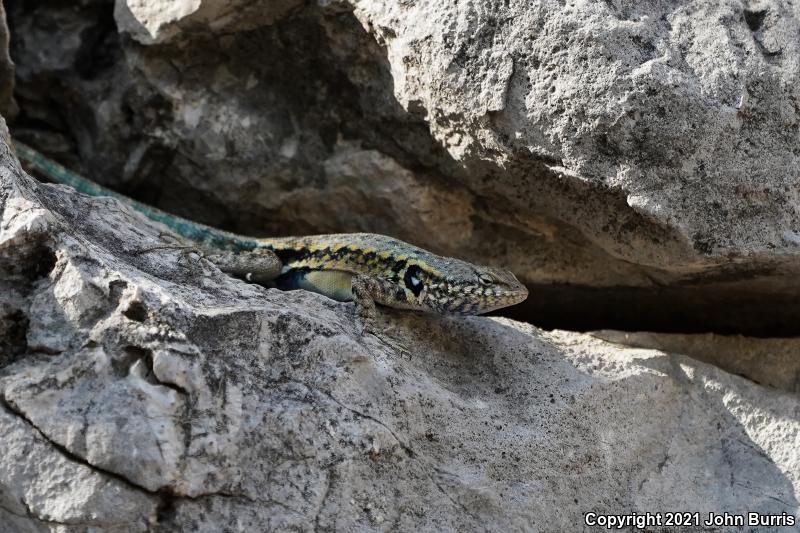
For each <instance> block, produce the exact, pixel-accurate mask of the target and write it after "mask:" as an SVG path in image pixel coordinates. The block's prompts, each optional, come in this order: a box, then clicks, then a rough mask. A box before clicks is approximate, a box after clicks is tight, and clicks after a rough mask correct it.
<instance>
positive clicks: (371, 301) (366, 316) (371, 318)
mask: <svg viewBox="0 0 800 533" xmlns="http://www.w3.org/2000/svg"><path fill="white" fill-rule="evenodd" d="M352 290H353V302H354V303H355V304H356V315H357V317H358V321H359V326H360V330H361V331H360V333H361V334H362V335H363V334H365V333H372V334H373V335H374V334H375V331H376V327H375V325H376V322H377V318H378V311H377V309H376V308H375V301H379V300H380V299H381V296H382V295H383V292H384V291H383V288H382V287H381V283H380V282H379V281H378V280H377V279H375V278H374V277H371V276H367V275H364V274H356V275H355V276H353V280H352Z"/></svg>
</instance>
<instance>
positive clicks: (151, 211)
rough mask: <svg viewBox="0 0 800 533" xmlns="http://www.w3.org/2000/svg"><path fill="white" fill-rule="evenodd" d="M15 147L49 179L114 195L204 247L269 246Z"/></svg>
mask: <svg viewBox="0 0 800 533" xmlns="http://www.w3.org/2000/svg"><path fill="white" fill-rule="evenodd" d="M14 146H15V148H16V152H17V156H18V157H19V159H20V161H21V162H22V163H23V165H24V166H25V167H26V168H27V169H28V170H33V171H35V172H36V173H38V174H41V175H42V176H44V177H45V178H46V179H48V180H49V181H53V182H55V183H60V184H62V185H69V186H70V187H72V188H73V189H75V190H76V191H78V192H80V193H83V194H86V195H89V196H109V197H111V198H116V199H117V200H119V201H121V202H122V203H123V204H126V205H128V206H130V207H132V208H133V209H135V210H136V211H138V212H140V213H141V214H143V215H144V216H146V217H147V218H149V219H151V220H154V221H156V222H160V223H161V224H164V225H165V226H167V227H168V228H169V229H170V230H172V231H173V232H175V233H177V234H178V235H180V236H181V237H185V238H187V239H189V240H191V241H194V242H195V243H197V244H198V245H200V246H201V247H206V248H214V249H223V250H234V251H245V250H253V249H255V248H263V247H265V246H264V244H263V243H260V242H259V241H258V240H257V239H250V238H247V237H242V236H240V235H236V234H234V233H229V232H227V231H223V230H219V229H216V228H212V227H210V226H206V225H203V224H200V223H198V222H192V221H190V220H187V219H185V218H181V217H179V216H176V215H172V214H170V213H167V212H166V211H162V210H160V209H156V208H155V207H150V206H149V205H146V204H143V203H141V202H139V201H136V200H134V199H133V198H129V197H127V196H125V195H124V194H120V193H118V192H114V191H112V190H111V189H108V188H106V187H103V186H102V185H98V184H97V183H95V182H93V181H91V180H89V179H87V178H84V177H83V176H80V175H78V174H76V173H74V172H72V171H70V170H68V169H66V168H64V167H63V166H61V165H59V164H58V163H56V162H55V161H53V160H51V159H48V158H47V157H45V156H44V155H42V154H41V153H39V152H37V151H36V150H34V149H33V148H31V147H30V146H27V145H25V144H23V143H21V142H19V141H16V140H15V141H14Z"/></svg>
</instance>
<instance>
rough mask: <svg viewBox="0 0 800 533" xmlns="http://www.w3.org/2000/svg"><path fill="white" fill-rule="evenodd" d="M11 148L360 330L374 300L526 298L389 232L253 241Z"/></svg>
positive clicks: (504, 301)
mask: <svg viewBox="0 0 800 533" xmlns="http://www.w3.org/2000/svg"><path fill="white" fill-rule="evenodd" d="M14 145H15V149H16V153H17V156H18V158H19V159H20V161H21V162H22V163H23V164H24V166H25V167H26V168H27V169H28V170H32V171H35V172H37V173H39V174H41V175H43V176H44V177H45V178H47V179H48V180H50V181H54V182H56V183H60V184H63V185H68V186H71V187H72V188H74V189H75V190H77V191H78V192H80V193H83V194H87V195H89V196H108V197H112V198H116V199H117V200H119V201H121V202H122V203H124V204H126V205H128V206H130V207H131V208H133V209H134V210H136V211H138V212H140V213H141V214H143V215H144V216H146V217H147V218H150V219H151V220H154V221H156V222H159V223H161V224H163V225H165V226H166V227H167V228H168V229H170V230H171V231H172V232H173V233H176V234H177V235H179V236H180V237H183V238H184V239H187V240H189V241H192V242H193V243H194V245H195V246H196V248H197V249H199V251H200V252H201V254H202V255H203V256H204V257H205V258H206V259H208V260H209V261H211V262H212V263H213V264H215V265H216V266H217V267H218V268H219V269H220V270H221V271H223V272H225V273H226V274H229V275H232V276H235V277H238V278H243V279H244V280H246V281H250V282H254V283H258V284H261V285H264V286H267V287H274V288H278V289H282V290H294V289H305V290H309V291H312V292H316V293H319V294H322V295H324V296H327V297H329V298H332V299H333V300H337V301H342V302H349V301H352V302H354V303H355V306H356V311H357V316H358V318H359V321H360V323H361V324H360V325H361V333H362V334H363V333H365V332H367V333H374V328H375V320H376V318H377V309H376V304H378V305H383V306H387V307H392V308H398V309H410V310H416V311H427V312H433V313H437V314H442V315H478V314H483V313H487V312H490V311H494V310H496V309H500V308H503V307H507V306H510V305H514V304H517V303H520V302H522V301H523V300H525V299H526V298H527V296H528V290H527V288H526V287H525V285H523V284H522V283H520V282H519V280H517V278H516V277H515V276H514V274H513V273H511V272H510V271H509V270H506V269H503V268H497V267H490V266H481V265H475V264H472V263H469V262H467V261H463V260H460V259H456V258H452V257H443V256H439V255H436V254H434V253H432V252H429V251H427V250H424V249H422V248H419V247H417V246H414V245H412V244H408V243H406V242H403V241H401V240H399V239H395V238H392V237H389V236H386V235H380V234H374V233H339V234H330V235H309V236H302V237H275V238H255V237H247V236H244V235H238V234H235V233H231V232H227V231H224V230H220V229H217V228H213V227H211V226H206V225H204V224H201V223H199V222H194V221H190V220H188V219H185V218H181V217H179V216H177V215H173V214H170V213H167V212H165V211H162V210H160V209H157V208H155V207H151V206H149V205H147V204H144V203H142V202H139V201H137V200H134V199H132V198H129V197H127V196H125V195H123V194H121V193H118V192H115V191H113V190H111V189H108V188H106V187H103V186H102V185H99V184H98V183H95V182H94V181H91V180H89V179H88V178H85V177H83V176H80V175H78V174H76V173H74V172H72V171H70V170H68V169H67V168H65V167H63V166H61V165H60V164H58V163H56V162H55V161H53V160H51V159H49V158H47V157H45V156H44V155H43V154H41V153H39V152H37V151H36V150H34V149H33V148H31V147H29V146H27V145H25V144H23V143H21V142H19V141H16V140H15V141H14ZM195 246H192V248H195ZM175 247H176V246H169V245H168V246H163V248H175ZM156 248H159V247H156ZM187 248H188V247H187Z"/></svg>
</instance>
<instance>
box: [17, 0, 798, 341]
mask: <svg viewBox="0 0 800 533" xmlns="http://www.w3.org/2000/svg"><path fill="white" fill-rule="evenodd" d="M798 9H800V8H798V7H797V5H796V4H793V3H791V2H788V1H787V0H777V1H775V2H769V3H766V2H755V3H749V4H744V3H742V2H739V1H733V0H731V1H724V2H717V1H711V0H703V1H699V2H693V3H691V4H690V5H687V4H686V3H685V2H678V1H670V2H663V1H655V0H645V1H637V2H630V1H624V0H620V1H613V2H566V3H564V2H539V3H534V4H531V3H530V2H525V1H516V2H496V1H493V2H488V3H487V2H480V3H475V2H472V3H470V2H455V3H454V2H449V3H448V2H432V1H427V2H393V1H390V0H337V1H324V2H318V3H315V4H304V3H299V2H296V1H295V0H286V1H281V2H274V1H256V2H253V1H250V0H247V1H233V2H212V1H209V0H206V1H203V0H191V1H182V2H156V1H148V0H117V1H116V2H111V1H110V0H97V1H93V2H85V3H82V4H81V5H80V6H72V5H66V4H63V3H59V2H41V3H39V2H37V3H34V4H30V3H22V2H20V3H15V4H14V5H12V6H11V8H10V11H9V19H10V21H11V27H12V33H13V36H14V38H13V39H12V51H13V52H14V54H13V55H14V58H15V60H16V62H17V64H18V67H19V90H18V94H19V95H21V97H22V98H23V106H22V108H23V115H22V116H21V117H20V119H19V120H18V121H17V122H16V123H15V124H14V128H15V131H16V132H17V134H19V135H21V136H23V137H24V138H26V139H27V140H29V141H30V142H34V144H37V146H40V147H42V148H45V149H47V150H48V153H50V154H53V155H56V156H58V157H59V158H61V160H63V161H64V162H66V163H67V164H69V166H71V167H72V168H75V169H76V170H79V171H82V172H86V173H88V174H89V175H91V176H93V177H94V178H95V179H97V180H99V181H102V182H105V183H112V184H113V185H115V186H116V187H118V188H120V189H122V190H125V191H127V192H129V193H131V194H133V195H136V196H138V197H140V198H141V199H143V200H145V201H148V202H152V203H156V204H158V205H159V206H161V207H164V208H166V209H168V210H173V211H177V212H178V213H180V214H183V215H187V216H189V217H190V218H194V219H199V220H202V221H204V222H207V223H210V224H212V225H217V226H224V227H226V228H228V229H233V230H236V231H239V232H244V233H250V234H257V235H285V234H305V233H315V232H316V233H324V232H337V231H377V232H385V233H390V234H392V235H393V236H396V237H399V238H402V239H406V240H411V241H413V242H415V243H416V244H419V245H421V246H423V247H427V248H431V249H433V250H435V251H438V252H441V253H443V254H446V255H458V256H461V257H464V258H466V259H472V260H480V261H482V262H487V261H488V262H493V263H497V264H502V265H504V266H507V267H510V268H511V269H512V270H513V271H514V272H516V273H517V274H518V275H519V277H520V278H521V279H522V280H523V281H525V282H526V283H527V284H528V285H529V286H530V287H531V288H532V289H534V291H540V293H541V294H542V297H541V298H538V299H530V301H529V302H528V304H527V308H524V309H523V310H522V311H521V312H520V315H519V316H521V317H524V318H526V319H534V320H536V321H537V322H538V323H540V324H545V325H549V326H557V325H562V326H564V325H566V326H570V327H574V328H578V329H589V328H595V329H596V328H602V327H606V328H607V327H616V328H620V327H625V328H627V329H659V328H662V329H673V330H683V331H685V330H687V329H693V330H695V331H709V330H714V331H724V332H728V333H742V332H744V333H751V334H752V333H758V334H760V335H764V334H775V333H776V332H777V333H781V334H795V333H797V331H798V329H800V328H799V327H798V326H797V321H796V320H791V319H787V318H786V317H792V316H797V315H798V313H800V304H798V302H800V283H798V279H800V276H799V275H798V274H800V267H798V265H799V264H800V263H799V262H798V251H800V248H798V243H800V237H798V235H800V214H799V213H800V211H798V209H797V206H798V203H799V202H800V197H798V191H800V161H798V156H797V150H796V146H797V143H798V140H799V139H800V133H798V132H799V131H800V130H798V128H799V127H800V122H799V121H800V111H798V110H799V109H800V92H798V91H800V89H798V87H800V83H798V80H797V76H798V69H797V68H796V66H797V64H798V61H800V44H798V40H797V39H795V38H794V37H795V36H796V35H797V32H798V30H800V22H798V21H799V20H800V12H798ZM398 184H402V191H403V192H399V191H397V190H396V189H397V185H398ZM446 217H449V218H447V220H446V221H444V222H443V220H442V219H443V218H446ZM587 307H588V308H590V309H593V310H596V312H586V309H585V308H587ZM731 309H736V312H735V313H732V312H730V311H729V310H731Z"/></svg>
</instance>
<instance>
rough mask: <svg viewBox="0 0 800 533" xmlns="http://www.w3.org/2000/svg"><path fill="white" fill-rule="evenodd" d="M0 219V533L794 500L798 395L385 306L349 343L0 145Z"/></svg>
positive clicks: (455, 527) (625, 353)
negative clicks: (375, 328)
mask: <svg viewBox="0 0 800 533" xmlns="http://www.w3.org/2000/svg"><path fill="white" fill-rule="evenodd" d="M0 209H2V212H1V213H0V280H2V282H3V283H6V281H7V280H15V279H22V278H21V277H20V276H22V274H21V272H28V273H29V274H28V277H27V278H25V279H27V281H26V283H24V284H21V285H20V287H21V288H20V289H18V290H17V292H16V294H15V295H14V296H13V298H12V297H6V296H5V294H4V296H3V298H4V300H3V301H4V302H5V301H6V300H8V302H13V304H14V305H15V306H16V307H15V309H17V313H22V315H23V316H24V320H18V322H24V323H25V326H24V327H23V326H18V327H23V331H24V332H25V339H26V342H19V341H16V344H14V345H15V346H17V348H16V353H15V355H14V356H13V357H11V358H8V357H6V356H5V354H2V355H3V357H0V362H2V366H0V398H2V405H0V430H1V431H0V531H2V532H3V533H5V532H6V531H9V532H10V531H14V532H17V531H37V532H38V531H84V530H87V529H91V530H93V531H100V532H104V531H153V532H161V531H164V532H166V531H208V532H212V531H219V530H222V529H224V528H225V527H230V528H233V529H237V530H246V531H250V530H280V531H286V530H293V531H312V530H316V531H325V530H329V531H332V530H348V531H353V530H358V531H442V530H444V531H485V530H503V531H543V532H544V531H554V530H563V531H568V530H574V529H575V527H578V526H576V524H581V523H582V521H583V513H584V512H586V511H588V510H593V511H596V512H614V513H624V512H629V511H642V510H653V511H655V510H675V509H692V510H697V511H700V512H707V511H714V512H723V511H728V512H745V511H748V510H750V511H759V512H763V513H775V514H780V513H781V512H788V513H793V514H797V513H798V496H800V458H799V457H798V454H797V449H798V446H799V445H800V416H798V415H800V399H798V397H797V395H796V394H791V393H789V392H786V391H777V390H770V389H767V388H765V387H762V386H759V385H756V384H754V383H752V382H750V381H748V380H746V379H743V378H741V377H738V376H734V375H731V374H729V373H726V372H725V371H723V370H721V369H719V368H717V367H714V366H711V365H709V364H705V363H702V362H698V361H696V360H693V359H691V358H689V357H686V356H683V355H679V354H675V353H670V354H668V353H665V352H662V351H658V350H654V349H644V348H630V347H624V346H621V345H618V344H612V343H609V342H606V341H603V340H600V339H597V338H594V337H591V336H588V335H583V334H578V333H568V332H563V331H554V332H550V333H547V332H544V331H542V330H539V329H537V328H535V327H532V326H530V325H526V324H522V323H519V322H514V321H512V320H509V319H504V318H487V317H471V318H447V317H445V318H437V317H430V316H423V315H417V314H414V313H409V312H399V311H397V312H392V311H389V310H382V311H381V314H380V317H379V321H380V324H381V325H382V326H385V327H386V332H385V333H384V334H382V336H381V337H374V336H371V335H368V336H365V337H361V336H360V335H359V334H358V333H357V331H356V326H355V314H354V311H353V309H352V306H351V305H350V304H346V303H337V302H333V301H331V300H328V299H326V298H325V297H323V296H320V295H317V294H312V293H307V292H304V291H294V292H280V291H277V290H273V289H264V288H262V287H259V286H257V285H250V284H246V283H244V282H241V281H239V280H235V279H232V278H230V277H227V276H225V275H224V274H222V273H221V272H219V271H218V270H217V269H216V268H215V267H213V265H211V264H210V263H208V262H206V261H205V260H204V259H203V258H201V257H198V256H196V255H194V254H191V253H185V252H184V251H181V250H171V249H161V250H155V251H152V252H149V253H140V252H141V251H142V250H144V249H146V248H148V247H151V246H153V245H154V244H157V243H161V242H163V238H164V237H163V236H162V232H163V228H161V227H160V226H158V225H156V224H155V223H152V222H150V221H148V220H146V219H144V218H142V217H141V216H140V215H138V214H136V213H134V212H133V211H131V210H130V209H129V208H127V207H125V206H123V205H121V204H120V203H119V202H118V201H116V200H113V199H108V198H88V197H85V196H82V195H79V194H76V193H75V192H74V191H72V190H71V189H68V188H66V187H62V186H54V185H45V184H40V183H37V182H36V181H34V180H33V179H32V178H30V177H29V176H27V175H25V174H24V173H23V172H22V171H21V169H20V167H19V165H18V162H17V161H16V160H15V158H14V157H13V155H12V153H11V152H10V150H9V148H8V146H7V144H5V143H0ZM42 250H46V253H45V252H43V251H42ZM40 263H41V264H40ZM33 272H35V273H36V275H32V274H30V273H33ZM6 305H11V303H8V304H6ZM4 316H7V314H6V315H0V318H2V317H4ZM389 326H394V328H393V329H391V330H390V329H389ZM11 330H13V328H9V327H6V326H4V327H0V334H3V335H6V334H5V333H4V332H7V331H11ZM14 335H16V337H17V338H18V337H19V336H20V333H19V332H17V333H15V334H14ZM11 344H12V343H11V341H9V340H8V339H6V338H5V337H4V338H2V339H0V347H3V346H6V345H11ZM765 531H766V529H765ZM775 531H777V530H775Z"/></svg>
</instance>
